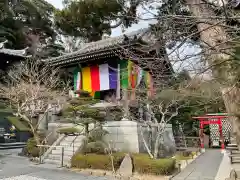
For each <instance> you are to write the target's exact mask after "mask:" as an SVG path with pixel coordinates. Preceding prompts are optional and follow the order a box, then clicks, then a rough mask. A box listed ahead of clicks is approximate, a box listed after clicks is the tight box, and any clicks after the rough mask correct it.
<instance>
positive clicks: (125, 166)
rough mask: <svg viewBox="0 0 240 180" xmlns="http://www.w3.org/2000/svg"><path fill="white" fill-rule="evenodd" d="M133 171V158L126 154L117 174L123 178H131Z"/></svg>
mask: <svg viewBox="0 0 240 180" xmlns="http://www.w3.org/2000/svg"><path fill="white" fill-rule="evenodd" d="M132 170H133V165H132V158H131V157H130V155H129V154H126V156H125V157H124V159H123V161H122V163H121V165H120V167H119V169H118V171H117V173H118V174H119V175H120V176H122V177H131V176H132Z"/></svg>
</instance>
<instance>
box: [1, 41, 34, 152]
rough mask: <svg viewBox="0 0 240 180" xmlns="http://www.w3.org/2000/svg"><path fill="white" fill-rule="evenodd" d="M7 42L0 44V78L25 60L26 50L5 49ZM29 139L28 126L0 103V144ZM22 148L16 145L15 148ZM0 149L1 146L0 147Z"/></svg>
mask: <svg viewBox="0 0 240 180" xmlns="http://www.w3.org/2000/svg"><path fill="white" fill-rule="evenodd" d="M7 42H8V41H7V40H6V41H4V42H0V59H1V61H0V76H1V78H2V77H3V76H4V75H6V71H7V70H8V69H9V68H10V67H11V66H12V65H14V64H16V63H18V62H20V61H22V60H24V59H26V58H27V57H29V56H27V48H26V49H22V50H14V49H8V48H5V45H6V44H7ZM29 137H31V133H30V132H29V128H28V126H27V125H26V124H25V123H24V122H22V121H21V120H20V119H18V118H15V117H13V116H12V111H11V110H9V109H6V107H4V106H3V105H2V103H1V102H0V143H7V142H26V141H27V140H28V138H29ZM18 146H22V145H21V144H18V145H16V146H15V148H16V147H18ZM0 148H2V146H0Z"/></svg>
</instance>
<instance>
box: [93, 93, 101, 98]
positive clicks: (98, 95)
mask: <svg viewBox="0 0 240 180" xmlns="http://www.w3.org/2000/svg"><path fill="white" fill-rule="evenodd" d="M94 99H100V91H96V92H95V93H94Z"/></svg>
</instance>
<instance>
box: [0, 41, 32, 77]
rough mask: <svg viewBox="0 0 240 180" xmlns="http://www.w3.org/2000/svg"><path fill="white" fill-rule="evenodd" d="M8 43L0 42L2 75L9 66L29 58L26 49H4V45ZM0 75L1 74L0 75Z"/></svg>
mask: <svg viewBox="0 0 240 180" xmlns="http://www.w3.org/2000/svg"><path fill="white" fill-rule="evenodd" d="M7 43H8V41H7V40H6V41H4V42H0V59H1V61H0V71H1V73H4V72H6V71H7V69H8V68H9V67H11V65H13V64H15V63H18V62H20V61H21V60H24V59H25V58H27V57H29V56H28V55H27V48H25V49H22V50H15V49H8V48H6V47H5V46H6V44H7ZM1 75H2V74H1Z"/></svg>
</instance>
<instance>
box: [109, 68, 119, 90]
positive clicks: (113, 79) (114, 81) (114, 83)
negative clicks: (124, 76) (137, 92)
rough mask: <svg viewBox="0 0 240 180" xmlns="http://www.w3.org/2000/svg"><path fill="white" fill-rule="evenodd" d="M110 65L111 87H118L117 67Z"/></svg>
mask: <svg viewBox="0 0 240 180" xmlns="http://www.w3.org/2000/svg"><path fill="white" fill-rule="evenodd" d="M113 68H114V67H111V66H110V67H109V87H110V89H117V69H115V68H114V69H113Z"/></svg>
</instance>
